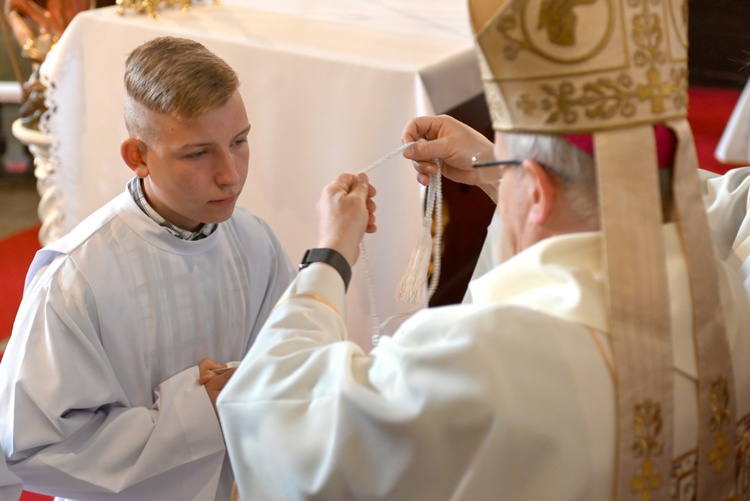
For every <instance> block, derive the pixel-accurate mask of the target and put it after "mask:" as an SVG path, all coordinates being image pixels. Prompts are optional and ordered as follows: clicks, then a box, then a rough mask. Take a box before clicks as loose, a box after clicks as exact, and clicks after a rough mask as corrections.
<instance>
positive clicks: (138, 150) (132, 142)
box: [120, 137, 148, 179]
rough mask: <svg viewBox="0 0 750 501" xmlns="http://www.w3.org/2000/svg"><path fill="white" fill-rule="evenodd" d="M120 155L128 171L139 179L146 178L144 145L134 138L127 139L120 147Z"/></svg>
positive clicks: (146, 168)
mask: <svg viewBox="0 0 750 501" xmlns="http://www.w3.org/2000/svg"><path fill="white" fill-rule="evenodd" d="M120 155H121V156H122V159H123V160H124V161H125V164H126V165H127V166H128V167H130V170H132V171H133V172H135V175H136V176H138V177H140V178H141V179H143V178H145V177H147V176H148V167H147V166H146V145H145V144H144V142H143V141H141V140H140V139H138V138H135V137H129V138H127V139H126V140H124V141H123V142H122V144H121V145H120Z"/></svg>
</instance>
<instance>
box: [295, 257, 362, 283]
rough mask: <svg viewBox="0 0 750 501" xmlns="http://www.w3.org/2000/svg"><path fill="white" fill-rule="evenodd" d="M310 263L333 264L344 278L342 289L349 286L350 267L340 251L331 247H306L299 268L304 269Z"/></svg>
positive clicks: (350, 277)
mask: <svg viewBox="0 0 750 501" xmlns="http://www.w3.org/2000/svg"><path fill="white" fill-rule="evenodd" d="M312 263H327V264H330V265H331V266H333V267H334V268H335V269H336V271H338V272H339V275H341V278H342V279H343V280H344V289H345V290H346V289H348V288H349V280H351V279H352V267H351V266H349V262H348V261H347V260H346V258H345V257H344V256H342V255H341V253H339V252H338V251H335V250H333V249H307V250H306V251H305V255H304V256H302V262H300V264H299V269H300V270H304V269H305V268H307V267H308V266H310V265H311V264H312Z"/></svg>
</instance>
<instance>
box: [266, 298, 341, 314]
mask: <svg viewBox="0 0 750 501" xmlns="http://www.w3.org/2000/svg"><path fill="white" fill-rule="evenodd" d="M290 299H312V300H313V301H318V302H320V303H323V304H324V305H326V306H328V307H329V308H331V309H332V310H333V311H335V312H336V313H338V315H339V316H343V315H341V312H340V311H339V309H338V308H336V305H335V304H333V302H332V301H330V300H329V299H328V298H325V297H323V296H319V295H317V294H287V295H286V296H284V297H282V298H281V299H279V302H278V303H276V306H274V307H273V309H274V311H275V310H276V308H278V307H279V306H281V305H282V304H283V303H285V302H287V301H288V300H290Z"/></svg>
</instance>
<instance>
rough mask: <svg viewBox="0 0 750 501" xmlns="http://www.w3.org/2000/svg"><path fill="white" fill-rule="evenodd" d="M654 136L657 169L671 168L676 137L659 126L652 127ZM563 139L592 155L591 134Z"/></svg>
mask: <svg viewBox="0 0 750 501" xmlns="http://www.w3.org/2000/svg"><path fill="white" fill-rule="evenodd" d="M654 136H655V138H656V155H657V156H658V157H659V158H658V161H659V163H658V165H659V168H666V167H671V166H672V164H673V163H674V152H675V147H676V146H677V136H675V133H674V132H672V131H671V130H670V129H669V128H667V127H666V126H664V125H661V124H656V125H654ZM563 137H564V138H565V140H566V141H567V142H569V143H570V144H572V145H573V146H575V147H577V148H578V149H580V150H582V151H584V152H586V153H588V154H589V155H592V156H593V155H594V138H593V136H592V135H591V134H566V135H564V136H563Z"/></svg>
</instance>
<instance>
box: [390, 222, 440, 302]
mask: <svg viewBox="0 0 750 501" xmlns="http://www.w3.org/2000/svg"><path fill="white" fill-rule="evenodd" d="M431 253H432V218H431V217H429V218H428V217H425V218H424V219H423V220H422V236H421V237H420V238H419V243H418V244H417V247H416V248H415V249H414V252H412V255H411V257H410V258H409V264H408V265H407V267H406V270H405V271H404V274H403V276H402V277H401V281H400V282H399V284H398V289H397V290H396V299H397V300H399V301H405V302H407V303H411V304H417V305H421V304H422V303H424V301H425V292H426V288H427V287H426V283H427V271H428V268H429V266H430V255H431Z"/></svg>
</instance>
